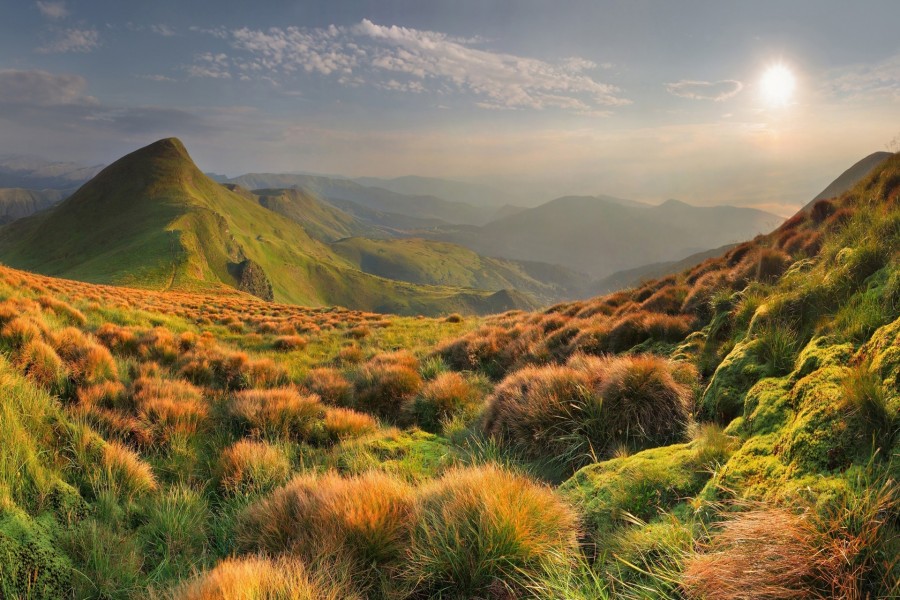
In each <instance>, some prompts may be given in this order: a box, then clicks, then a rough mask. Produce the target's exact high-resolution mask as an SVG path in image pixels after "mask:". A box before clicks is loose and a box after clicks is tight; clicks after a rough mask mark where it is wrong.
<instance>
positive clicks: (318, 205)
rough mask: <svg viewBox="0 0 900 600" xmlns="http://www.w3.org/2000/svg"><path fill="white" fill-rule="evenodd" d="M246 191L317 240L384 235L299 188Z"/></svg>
mask: <svg viewBox="0 0 900 600" xmlns="http://www.w3.org/2000/svg"><path fill="white" fill-rule="evenodd" d="M250 193H251V195H252V196H254V197H255V198H256V200H257V201H258V202H259V204H260V205H261V206H264V207H265V208H267V209H269V210H271V211H274V212H277V213H278V214H280V215H284V216H285V217H287V218H289V219H291V220H292V221H295V222H296V223H299V224H301V225H303V228H304V229H305V230H306V232H307V233H309V235H311V236H312V237H313V238H315V239H317V240H319V241H321V242H334V241H336V240H340V239H343V238H348V237H352V236H366V237H385V236H387V235H388V234H387V233H385V232H384V231H382V230H381V229H379V228H378V227H376V226H374V225H367V224H366V223H365V222H363V221H361V220H360V219H357V218H356V217H354V216H353V215H351V214H349V213H347V212H344V211H343V210H341V209H339V208H337V207H335V206H332V205H331V204H329V203H327V202H325V201H323V200H322V199H320V198H318V197H317V196H316V195H315V194H313V193H311V192H308V191H306V190H303V189H297V188H289V189H281V190H278V189H263V190H253V191H252V192H250Z"/></svg>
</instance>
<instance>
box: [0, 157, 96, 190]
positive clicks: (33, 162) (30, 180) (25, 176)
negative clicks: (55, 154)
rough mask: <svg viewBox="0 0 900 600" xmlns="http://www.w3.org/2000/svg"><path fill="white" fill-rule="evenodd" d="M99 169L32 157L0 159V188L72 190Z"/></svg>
mask: <svg viewBox="0 0 900 600" xmlns="http://www.w3.org/2000/svg"><path fill="white" fill-rule="evenodd" d="M102 168H103V167H102V166H101V165H96V166H92V167H88V166H84V165H80V164H78V163H72V162H53V161H49V160H45V159H43V158H38V157H36V156H25V155H21V154H6V155H3V156H0V188H28V189H56V190H66V189H73V188H76V187H78V186H79V185H81V184H82V183H84V182H85V181H87V180H88V179H90V178H91V177H93V176H94V175H96V174H97V173H99V172H100V170H101V169H102Z"/></svg>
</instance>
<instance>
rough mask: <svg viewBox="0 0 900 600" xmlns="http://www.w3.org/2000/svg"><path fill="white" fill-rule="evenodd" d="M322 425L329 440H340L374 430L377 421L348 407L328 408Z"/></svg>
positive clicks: (376, 426)
mask: <svg viewBox="0 0 900 600" xmlns="http://www.w3.org/2000/svg"><path fill="white" fill-rule="evenodd" d="M324 427H325V435H326V436H328V438H329V439H330V440H331V441H341V440H346V439H350V438H355V437H360V436H363V435H365V434H367V433H371V432H373V431H375V430H376V429H377V428H378V421H376V420H375V419H374V418H373V417H371V416H369V415H366V414H363V413H359V412H356V411H355V410H350V409H349V408H328V409H326V410H325V423H324Z"/></svg>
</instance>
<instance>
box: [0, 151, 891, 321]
mask: <svg viewBox="0 0 900 600" xmlns="http://www.w3.org/2000/svg"><path fill="white" fill-rule="evenodd" d="M888 156H890V154H889V153H884V152H880V153H874V154H872V155H870V156H868V157H866V158H864V159H863V160H861V161H859V162H858V163H856V164H855V165H853V166H852V167H851V168H850V169H848V170H847V171H846V172H844V173H843V174H842V175H841V176H840V177H839V178H838V179H836V180H835V181H834V182H833V183H832V184H831V185H830V186H828V188H826V189H825V190H824V191H823V192H822V194H820V195H819V196H817V198H816V199H819V198H824V197H830V196H833V195H838V194H840V193H841V192H843V191H844V190H846V189H848V188H850V187H851V186H852V185H854V184H855V183H856V182H858V181H859V180H860V179H862V178H863V177H864V176H865V175H867V174H868V173H869V172H870V171H871V170H872V169H873V168H875V167H876V166H877V165H878V164H880V162H881V161H883V160H884V159H885V158H886V157H888ZM99 170H100V167H83V166H78V165H75V164H73V163H52V162H49V161H43V160H41V159H36V158H32V157H21V156H18V157H13V156H7V157H5V158H3V159H0V181H13V180H15V181H21V180H28V181H32V182H42V183H45V184H46V183H53V184H54V185H62V184H64V183H67V184H68V187H67V188H66V187H60V188H49V189H42V190H36V189H23V188H9V189H0V225H3V224H4V223H11V222H13V221H15V223H12V225H8V226H7V227H5V228H3V229H0V260H2V261H4V262H7V263H9V264H10V265H12V266H17V267H20V268H26V269H31V270H35V271H38V272H42V273H47V274H51V275H59V276H65V277H71V278H75V279H84V280H86V281H94V282H103V283H127V284H129V285H137V286H144V287H151V288H155V289H225V288H238V289H244V288H247V286H248V285H249V284H248V281H251V280H252V281H256V282H257V283H259V284H260V285H262V288H260V289H245V291H250V292H251V293H256V294H258V295H264V296H265V295H271V296H272V297H274V298H277V299H280V300H283V301H288V302H296V303H302V304H310V305H321V304H338V305H344V306H348V307H351V308H361V309H367V310H380V311H393V312H399V313H425V314H434V313H438V312H443V311H448V310H459V311H467V312H484V311H493V310H499V309H505V308H527V307H533V306H537V305H546V304H550V303H553V302H557V301H559V300H565V299H572V298H579V297H587V296H591V295H594V294H598V293H605V292H609V291H614V290H616V289H622V288H626V287H633V286H636V285H638V284H640V282H641V281H643V280H646V279H649V278H653V277H662V276H665V275H667V274H669V273H674V272H679V271H681V270H683V269H685V268H689V267H691V266H693V265H695V264H698V263H700V262H702V261H703V260H705V259H706V258H709V257H712V256H717V255H719V254H722V253H724V252H725V251H726V250H727V249H728V248H730V247H731V246H732V245H733V244H735V243H738V242H742V241H745V240H747V239H750V238H753V237H754V236H756V235H757V234H760V233H767V232H770V231H772V230H774V229H775V228H776V227H777V226H778V225H779V224H780V223H781V222H782V221H783V219H782V218H781V217H778V216H777V215H773V214H770V213H766V212H763V211H759V210H755V209H749V208H738V207H733V206H712V207H698V206H692V205H689V204H686V203H684V202H680V201H677V200H668V201H666V202H664V203H662V204H660V205H650V204H645V203H642V202H635V201H631V200H627V199H622V198H616V197H612V196H565V197H562V198H557V199H555V200H552V201H550V202H547V203H545V204H542V205H540V206H537V207H533V208H526V207H522V206H516V205H513V204H502V203H503V202H506V201H507V200H508V199H509V198H508V197H507V196H505V195H504V194H503V193H500V192H496V190H493V189H492V188H490V187H487V186H479V185H475V184H468V183H461V182H453V181H447V180H442V179H433V178H425V177H401V178H396V179H377V178H360V179H357V180H351V179H348V178H341V177H327V176H323V175H309V174H271V173H249V174H246V175H242V176H240V177H235V178H227V177H224V176H221V175H214V174H208V175H212V176H213V177H215V178H216V179H217V180H219V182H220V183H221V185H219V184H217V183H216V182H215V181H213V179H211V178H210V177H209V176H207V175H204V174H203V173H201V172H200V171H199V170H198V169H197V167H196V166H195V165H194V164H193V162H192V161H191V159H190V157H189V156H188V154H187V151H186V150H185V149H184V147H183V145H182V144H181V143H180V142H179V141H178V140H175V139H169V140H161V141H159V142H157V143H155V144H151V145H150V146H147V147H146V148H143V149H141V150H138V151H136V152H134V153H132V154H130V155H128V156H126V157H124V158H122V159H120V160H119V161H117V162H116V163H114V164H113V165H111V166H110V167H107V168H105V169H103V170H102V171H101V172H99V173H96V171H99ZM92 173H95V174H96V177H94V178H93V179H91V180H90V181H88V183H86V184H85V185H84V186H83V187H81V188H80V189H78V191H77V192H76V193H74V195H72V197H71V198H70V199H69V200H66V201H65V202H62V203H60V201H61V200H62V199H63V198H65V197H67V196H69V195H70V194H71V193H72V191H73V190H74V188H73V186H72V182H78V181H79V180H80V178H83V177H87V176H90V175H91V174H92ZM4 176H5V177H7V179H3V177H4ZM16 178H18V179H16ZM438 194H443V195H446V196H447V198H445V197H442V196H440V195H438ZM448 198H451V199H448ZM58 203H60V204H59V205H58V206H57V207H56V208H52V207H53V206H54V205H56V204H58ZM811 204H812V203H810V205H811ZM35 213H37V214H35ZM32 214H34V216H33V217H32V218H28V219H24V218H23V217H27V216H28V215H32ZM48 240H52V243H48ZM247 269H249V271H246V270H247ZM246 273H252V274H253V276H252V277H251V276H250V275H247V274H246ZM260 282H261V283H260ZM251 287H252V286H251Z"/></svg>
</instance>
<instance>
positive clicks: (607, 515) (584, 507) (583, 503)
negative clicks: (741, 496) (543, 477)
mask: <svg viewBox="0 0 900 600" xmlns="http://www.w3.org/2000/svg"><path fill="white" fill-rule="evenodd" d="M699 450H700V449H699V447H698V443H697V442H692V443H690V444H676V445H673V446H664V447H661V448H652V449H650V450H644V451H643V452H638V453H637V454H634V455H632V456H627V457H624V458H614V459H612V460H607V461H604V462H600V463H595V464H592V465H589V466H587V467H584V468H582V469H580V470H579V471H578V472H577V473H575V475H573V476H572V477H571V478H569V479H568V480H567V481H566V482H565V483H563V484H562V485H561V486H560V488H559V491H560V493H561V494H563V496H564V497H565V498H566V499H568V500H569V501H570V502H572V503H574V504H575V505H576V506H577V507H579V508H580V509H581V513H582V515H584V519H585V525H586V526H587V528H588V529H589V531H590V533H591V534H592V536H593V537H594V538H595V540H596V542H597V544H598V545H600V546H601V547H602V546H605V545H608V544H609V543H610V542H611V539H610V536H612V535H613V534H614V532H615V531H616V530H617V528H619V527H620V526H621V525H622V524H623V523H625V522H626V520H625V519H626V516H627V515H628V514H630V515H634V516H636V517H638V518H639V519H642V520H644V521H649V520H651V519H653V518H654V517H656V516H657V515H659V514H660V513H662V512H663V511H666V510H669V509H671V508H672V507H674V506H675V505H676V504H678V503H679V502H681V501H682V500H684V499H686V498H689V497H691V496H693V495H695V494H696V493H697V492H699V491H700V490H701V489H702V488H703V486H704V484H705V483H706V481H707V480H708V479H709V477H710V475H711V470H710V465H708V464H704V462H703V460H702V456H703V455H702V453H701V452H700V451H699Z"/></svg>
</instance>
